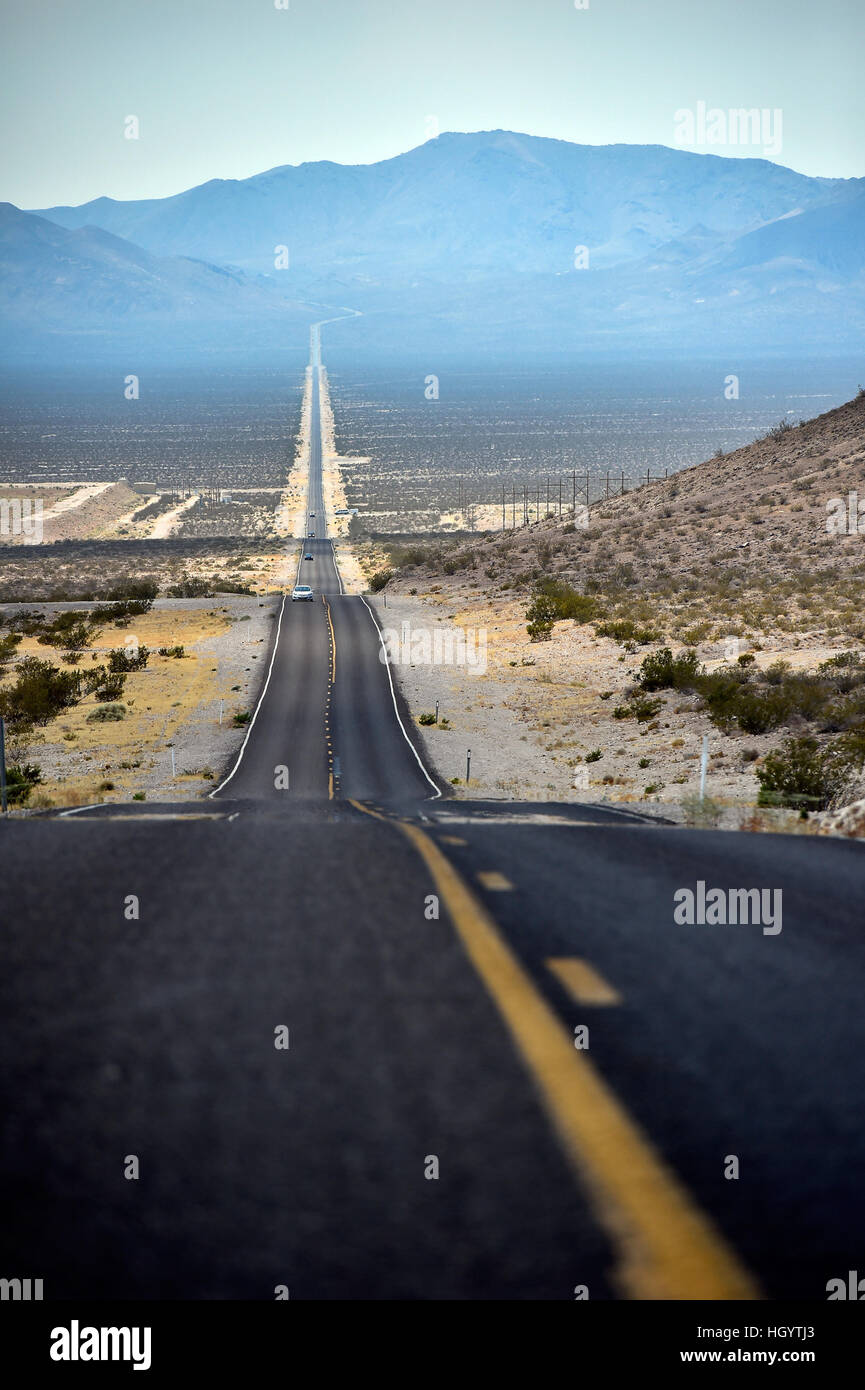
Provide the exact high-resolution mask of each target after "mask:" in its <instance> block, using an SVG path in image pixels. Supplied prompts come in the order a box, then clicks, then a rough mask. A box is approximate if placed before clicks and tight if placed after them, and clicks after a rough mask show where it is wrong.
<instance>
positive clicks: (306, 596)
mask: <svg viewBox="0 0 865 1390" xmlns="http://www.w3.org/2000/svg"><path fill="white" fill-rule="evenodd" d="M313 598H314V594H313V592H312V589H311V588H310V587H309V585H308V584H295V586H294V588H293V589H292V591H291V601H292V603H302V602H303V601H304V600H308V601H309V602H310V603H312V600H313Z"/></svg>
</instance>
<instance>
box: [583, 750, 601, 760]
mask: <svg viewBox="0 0 865 1390" xmlns="http://www.w3.org/2000/svg"><path fill="white" fill-rule="evenodd" d="M603 756H604V755H603V753H602V752H601V750H600V748H593V749H592V751H591V753H587V754H586V757H585V761H586V762H587V763H596V762H599V761H600V759H601V758H602V757H603Z"/></svg>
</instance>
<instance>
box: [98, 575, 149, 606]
mask: <svg viewBox="0 0 865 1390" xmlns="http://www.w3.org/2000/svg"><path fill="white" fill-rule="evenodd" d="M158 593H159V585H158V584H157V583H156V580H155V579H123V580H121V581H120V582H119V583H118V584H115V585H114V587H113V588H111V589H109V590H108V595H107V597H108V598H111V599H124V600H131V601H132V602H133V603H147V604H148V605H150V606H152V605H153V600H154V599H155V598H156V595H157V594H158ZM139 611H140V612H142V613H146V612H147V609H146V608H142V609H140V610H139Z"/></svg>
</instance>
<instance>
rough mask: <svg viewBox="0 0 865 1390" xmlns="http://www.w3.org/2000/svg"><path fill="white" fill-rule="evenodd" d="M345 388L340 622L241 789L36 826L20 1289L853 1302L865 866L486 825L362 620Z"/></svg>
mask: <svg viewBox="0 0 865 1390" xmlns="http://www.w3.org/2000/svg"><path fill="white" fill-rule="evenodd" d="M319 371H320V353H319V350H318V335H317V332H316V333H315V334H314V338H313V349H312V353H311V372H312V396H311V401H312V409H311V441H310V470H309V495H308V512H309V513H310V517H309V523H308V526H307V530H310V529H314V530H315V532H316V535H315V538H314V539H312V540H310V539H305V540H303V541H302V547H303V551H302V553H307V552H308V553H310V554H312V555H313V557H314V558H313V559H312V560H311V561H307V560H303V559H300V560H299V562H298V563H299V576H300V579H301V581H302V582H305V583H308V584H310V585H312V587H313V589H314V591H315V601H314V602H312V603H292V602H291V600H290V597H286V598H285V599H284V600H278V601H277V602H276V610H275V612H276V616H275V621H274V623H273V625H272V626H273V638H272V641H271V648H270V651H269V653H268V656H267V660H266V662H264V663H263V665H264V667H265V671H264V677H263V685H262V690H261V691H260V692H259V699H258V702H257V704H256V707H255V712H254V718H253V720H252V722H251V724H250V726H249V728H248V731H247V736H246V741H245V743H244V746H243V749H242V751H241V754H240V756H239V758H237V757H236V758H235V759H234V760H233V761H232V763H231V764H230V765H229V766H228V767H226V768H225V769H224V770H223V773H222V777H221V778H220V780H219V782H218V785H217V786H216V787H215V788H214V791H213V793H212V794H211V796H209V797H207V798H205V799H203V800H202V801H201V802H200V803H196V804H195V805H193V806H190V805H189V804H188V803H187V804H184V805H178V806H171V805H164V806H154V805H153V804H151V803H148V807H147V818H146V819H142V818H140V808H136V807H135V806H132V805H123V806H120V805H112V806H105V807H97V808H93V809H92V810H88V811H84V812H82V813H80V814H75V815H65V816H62V815H57V816H42V817H32V818H28V819H15V820H12V821H10V822H8V823H7V824H4V825H3V826H2V835H0V852H2V884H3V898H2V929H3V936H4V943H5V945H4V956H5V968H4V970H3V976H2V983H0V1016H2V1018H3V1024H2V1033H3V1049H2V1056H3V1060H2V1083H3V1096H4V1109H5V1124H4V1129H3V1137H2V1146H0V1180H2V1185H3V1189H4V1192H5V1195H6V1198H7V1214H6V1216H5V1218H4V1222H3V1228H2V1236H0V1241H2V1266H3V1269H2V1272H3V1273H5V1274H7V1275H11V1274H14V1273H16V1272H19V1273H20V1274H21V1275H25V1274H26V1275H31V1276H33V1277H39V1278H42V1279H43V1281H44V1289H45V1294H44V1296H45V1298H46V1299H69V1298H111V1299H229V1298H240V1299H254V1300H272V1299H274V1298H275V1297H280V1296H284V1294H282V1293H280V1292H278V1291H281V1290H288V1291H290V1297H291V1298H292V1299H352V1300H356V1299H470V1300H476V1299H515V1300H524V1299H551V1300H568V1301H572V1300H573V1299H574V1298H575V1297H577V1298H582V1297H589V1298H591V1299H659V1298H660V1299H689V1298H692V1299H708V1300H714V1299H757V1298H770V1299H771V1298H796V1299H805V1300H824V1299H825V1297H826V1291H825V1290H826V1284H827V1281H828V1280H830V1279H833V1278H835V1277H838V1276H842V1277H846V1274H847V1271H848V1270H849V1269H856V1268H859V1267H861V1262H862V1252H863V1250H865V1205H863V1203H862V1200H861V1195H860V1188H861V1178H860V1174H861V1172H862V1169H863V1164H865V1130H863V1125H862V1119H861V1096H862V1094H863V1090H865V1048H863V1046H862V1038H863V1022H862V1005H861V1001H862V998H863V994H865V933H863V931H862V911H861V904H862V901H863V889H865V859H863V849H862V846H861V845H859V844H855V843H851V842H847V841H841V840H833V839H817V838H808V839H801V838H793V837H785V836H757V835H745V834H732V833H723V834H722V833H719V832H707V831H696V830H683V829H679V828H675V827H671V826H664V825H661V824H658V823H651V824H650V823H648V822H647V821H645V820H643V819H642V818H641V817H640V816H639V815H637V814H634V815H623V814H615V813H614V812H613V811H611V810H609V811H605V810H604V809H603V808H599V807H596V806H593V807H588V806H578V805H574V804H568V805H548V806H542V805H539V804H538V803H532V804H530V805H529V804H526V805H523V804H519V803H509V804H502V803H496V804H483V803H472V802H467V801H458V802H457V801H453V800H449V799H448V798H447V795H446V788H444V787H442V786H441V784H440V783H439V782H438V780H437V778H436V776H435V774H434V773H433V771H432V770H431V769H430V768H428V767H426V766H425V765H424V760H423V756H422V753H421V750H420V748H419V746H418V744H417V742H416V739H415V736H414V733H413V725H412V721H411V718H410V716H409V713H408V711H407V710H406V708H405V706H404V704H403V703H402V700H401V697H400V696H399V693H398V685H397V681H396V680H395V678H394V675H395V673H394V672H392V671H391V670H390V669H389V668H388V666H387V664H386V663H385V662H384V661H382V659H381V642H380V639H379V633H378V627H377V622H376V617H375V614H374V612H373V611H372V605H368V603H367V602H365V601H364V599H362V598H360V597H355V596H349V595H347V594H345V593H343V592H342V588H343V586H342V584H341V581H340V577H339V574H338V571H337V568H336V565H335V562H334V554H333V547H332V543H331V541H330V539H329V538H328V529H327V517H326V515H325V504H324V498H323V494H322V481H321V426H320V382H319ZM312 513H314V514H315V515H314V517H313V516H312V515H311V514H312ZM280 769H287V773H288V779H287V785H286V781H285V778H284V777H283V776H281V775H280ZM700 881H702V882H704V883H708V884H710V885H719V886H721V887H723V888H725V889H726V888H730V887H733V886H735V885H744V886H746V887H752V886H753V887H761V888H763V887H767V888H768V887H771V888H772V889H773V890H776V889H780V890H781V891H782V893H783V927H782V930H781V931H780V932H778V933H775V934H767V933H765V932H764V931H763V930H762V929H761V928H760V927H759V926H728V927H720V926H688V925H681V924H678V923H676V921H675V920H674V915H673V912H674V895H675V893H676V892H677V890H679V889H680V888H681V887H682V886H686V887H688V886H690V887H695V886H696V885H697V884H698V882H700ZM130 895H131V896H133V897H134V899H135V900H136V903H137V907H138V915H137V917H133V918H132V919H131V920H130V918H129V916H128V913H127V910H126V909H127V906H128V903H129V901H130ZM133 1160H134V1161H133ZM857 1262H858V1263H857Z"/></svg>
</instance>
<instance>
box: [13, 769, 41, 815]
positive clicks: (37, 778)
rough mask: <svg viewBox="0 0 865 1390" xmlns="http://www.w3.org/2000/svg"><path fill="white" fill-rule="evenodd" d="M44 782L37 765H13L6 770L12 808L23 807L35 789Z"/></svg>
mask: <svg viewBox="0 0 865 1390" xmlns="http://www.w3.org/2000/svg"><path fill="white" fill-rule="evenodd" d="M41 781H42V769H41V767H39V765H38V764H37V763H12V764H11V766H10V767H7V769H6V795H7V797H8V800H9V805H10V806H23V805H24V802H25V801H26V800H27V799H28V797H29V796H30V793H31V792H32V790H33V788H34V787H35V786H37V785H38V783H39V782H41Z"/></svg>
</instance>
